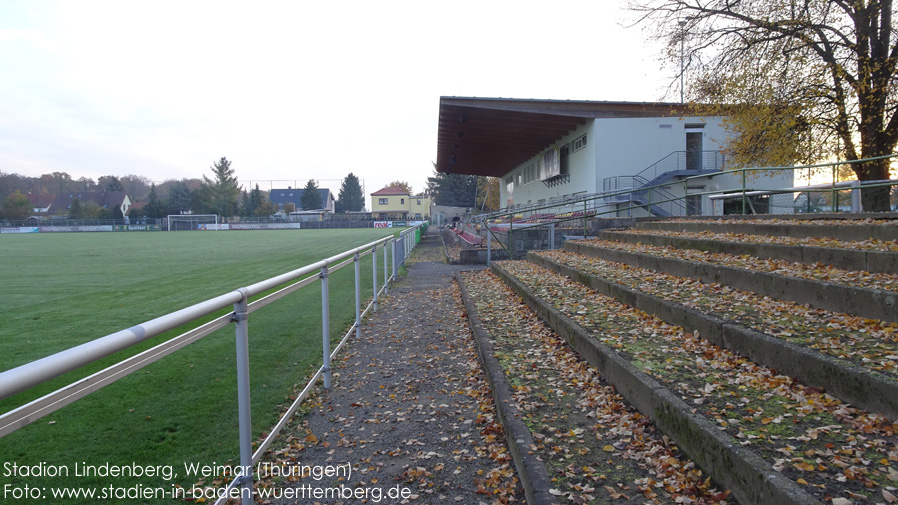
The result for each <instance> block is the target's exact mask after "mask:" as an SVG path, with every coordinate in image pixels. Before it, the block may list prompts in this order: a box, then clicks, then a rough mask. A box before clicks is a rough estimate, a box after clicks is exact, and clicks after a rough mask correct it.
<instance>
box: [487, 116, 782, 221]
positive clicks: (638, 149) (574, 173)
mask: <svg viewBox="0 0 898 505" xmlns="http://www.w3.org/2000/svg"><path fill="white" fill-rule="evenodd" d="M699 124H701V125H704V126H703V127H702V128H700V129H696V128H694V126H695V125H699ZM687 126H689V127H690V128H689V129H688V130H689V131H692V132H696V131H700V132H701V133H702V150H703V151H718V150H720V149H721V143H722V142H724V141H725V140H726V138H727V132H726V130H725V129H724V127H723V126H722V124H721V118H720V117H687V118H681V117H657V118H601V119H594V120H587V123H586V124H585V125H583V126H581V127H579V128H577V129H576V130H575V131H573V132H571V133H570V134H568V135H566V136H565V137H564V138H562V139H561V140H560V141H559V142H558V145H559V146H564V145H565V144H570V143H572V142H573V141H574V140H576V139H579V138H580V137H581V136H583V135H584V134H586V136H587V142H586V146H585V147H584V148H583V149H580V150H578V151H574V152H571V153H570V157H569V175H570V180H569V181H568V182H565V183H562V184H557V185H555V186H553V187H548V186H546V185H545V184H544V183H543V182H542V181H540V180H539V179H538V178H534V179H533V180H530V181H526V177H520V176H521V175H522V174H524V173H525V172H526V170H527V167H529V166H530V165H531V164H535V163H536V162H537V159H538V158H539V157H540V156H541V154H542V153H540V154H539V155H537V156H534V157H533V158H531V159H529V160H527V161H526V162H525V163H523V164H521V165H519V166H518V167H516V168H515V169H514V170H512V171H511V172H509V173H507V174H505V175H504V176H503V177H502V182H501V184H500V197H501V201H502V202H503V204H506V203H507V202H508V197H509V195H508V190H507V182H508V180H509V178H513V180H514V190H513V199H514V205H515V206H516V207H523V206H528V205H539V204H541V203H542V204H546V205H548V204H551V203H553V202H558V201H563V200H564V199H567V198H576V197H578V196H580V195H585V194H589V193H600V192H602V191H604V183H605V180H606V179H608V178H611V177H617V176H632V175H636V174H638V173H640V172H641V171H643V170H645V169H646V168H648V167H650V166H652V165H653V164H655V163H657V162H659V161H661V160H662V159H664V158H665V157H666V156H668V155H670V154H671V153H674V152H677V151H686V133H687ZM550 148H551V146H547V147H546V149H550ZM649 178H651V177H649ZM525 181H526V182H525ZM747 185H748V186H749V187H751V188H752V189H774V188H784V187H789V186H792V185H793V180H792V176H791V174H789V173H779V174H776V175H771V174H768V175H765V176H760V177H749V180H748V184H747ZM687 186H688V187H687ZM741 188H742V178H741V175H739V174H726V173H725V174H721V175H717V176H714V177H709V178H701V179H695V180H690V181H689V182H688V183H686V184H684V183H682V182H680V183H677V184H676V185H674V186H671V187H670V188H669V192H670V193H672V194H674V195H676V196H682V195H683V194H684V192H686V191H688V192H689V193H704V192H718V191H721V192H722V191H727V190H735V189H741ZM700 200H701V204H700V207H701V213H702V214H703V215H711V214H713V213H715V205H714V204H712V202H711V201H710V200H709V199H708V196H707V195H704V196H702V197H701V198H700ZM566 210H582V209H579V208H570V209H566V208H554V209H552V210H551V212H564V211H566ZM640 210H641V209H634V210H633V211H631V213H633V212H636V213H637V214H639V215H642V214H645V212H644V211H643V212H638V211H640ZM535 212H537V213H538V212H540V211H538V210H537V211H535ZM771 212H776V211H774V209H771ZM716 213H717V214H718V215H719V213H720V211H719V210H717V212H716ZM634 215H636V214H634Z"/></svg>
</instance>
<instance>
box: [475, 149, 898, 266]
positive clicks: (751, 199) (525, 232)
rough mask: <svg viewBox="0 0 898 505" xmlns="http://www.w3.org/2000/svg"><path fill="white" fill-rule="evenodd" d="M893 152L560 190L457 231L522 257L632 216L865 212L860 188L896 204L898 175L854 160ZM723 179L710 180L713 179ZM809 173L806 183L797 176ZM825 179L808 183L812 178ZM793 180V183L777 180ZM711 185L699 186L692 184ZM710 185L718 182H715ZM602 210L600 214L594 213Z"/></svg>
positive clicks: (506, 254)
mask: <svg viewBox="0 0 898 505" xmlns="http://www.w3.org/2000/svg"><path fill="white" fill-rule="evenodd" d="M896 157H898V154H890V155H887V156H880V157H876V158H867V159H862V160H853V161H843V162H835V163H824V164H816V165H802V166H793V167H752V168H740V169H732V170H725V171H720V172H714V173H710V174H702V175H696V176H689V177H682V176H681V177H675V178H673V179H671V180H669V181H666V182H663V183H660V184H655V185H646V186H641V187H638V188H627V189H621V190H612V191H603V192H600V193H592V194H581V195H577V196H576V197H574V196H569V197H561V198H557V199H555V200H552V201H548V202H538V203H536V204H531V205H515V206H513V207H508V208H505V209H500V210H498V211H495V212H492V213H487V214H482V215H479V216H473V217H472V218H470V219H469V220H468V222H467V223H463V224H461V225H460V226H459V227H458V228H459V230H458V231H459V233H460V235H461V236H462V238H463V239H464V240H465V241H466V242H467V243H468V244H470V245H471V246H472V247H485V248H486V249H487V252H486V255H487V261H489V258H490V257H492V256H494V254H495V252H494V251H499V254H500V255H501V257H504V258H508V257H511V258H515V257H519V256H520V254H522V253H523V252H524V251H526V250H531V249H554V248H556V247H559V246H560V245H561V243H562V242H563V241H564V240H565V239H566V237H574V236H586V235H590V234H592V233H594V232H595V231H596V229H595V228H596V227H603V226H604V227H609V226H610V227H613V226H619V225H616V224H615V223H619V222H622V221H619V220H620V219H630V218H635V217H655V218H667V217H695V218H699V217H702V216H705V217H715V216H716V217H721V216H725V215H751V214H756V215H760V214H775V215H778V216H786V215H795V214H802V215H804V214H815V213H839V212H843V213H844V212H855V213H857V212H863V205H862V196H861V195H862V192H864V191H869V190H875V189H876V188H880V190H882V191H884V192H886V193H887V194H889V195H890V201H889V207H890V209H891V210H892V211H898V179H889V180H880V181H859V180H857V178H856V176H854V173H853V171H851V170H850V168H851V167H852V166H853V165H855V164H858V163H864V162H869V161H876V160H883V159H889V160H891V159H894V158H896ZM717 179H720V180H725V182H721V183H715V180H717ZM799 179H801V180H806V181H807V183H806V184H805V185H797V184H795V181H796V180H799ZM814 180H823V181H826V182H823V183H817V184H811V181H814ZM776 181H791V182H792V184H782V183H776ZM699 185H700V187H703V188H705V187H710V189H707V190H696V189H694V188H695V187H696V186H699ZM715 186H720V187H721V188H726V189H720V188H717V187H715ZM595 218H605V219H595Z"/></svg>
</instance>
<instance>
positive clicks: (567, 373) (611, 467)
mask: <svg viewBox="0 0 898 505" xmlns="http://www.w3.org/2000/svg"><path fill="white" fill-rule="evenodd" d="M463 279H464V283H465V286H466V288H467V290H468V293H469V295H470V296H471V298H472V299H473V301H474V303H475V305H476V307H477V313H478V316H479V318H480V320H481V321H482V322H483V325H484V328H485V329H486V331H487V332H488V333H489V335H490V338H491V340H492V341H493V343H494V345H495V354H496V357H497V358H498V359H499V361H500V363H501V366H502V367H503V369H504V371H505V374H506V377H507V378H508V380H509V383H510V384H511V386H512V388H513V389H514V391H515V401H516V403H517V407H518V409H519V410H520V411H521V412H522V416H523V420H524V422H525V423H526V424H527V426H528V427H529V429H530V431H531V433H532V434H533V436H534V439H535V443H536V446H535V447H534V448H533V450H534V451H535V452H536V453H537V454H538V456H539V457H540V459H541V460H542V461H543V462H544V463H545V465H546V467H547V470H548V474H549V477H550V479H551V480H552V485H553V488H552V490H551V491H550V492H551V493H552V494H554V495H556V496H558V497H559V501H563V502H565V503H621V504H625V503H639V504H642V503H695V504H699V503H707V504H711V503H727V502H729V503H734V500H733V499H732V498H729V499H728V493H726V492H724V491H720V490H719V489H715V488H714V487H713V484H712V483H711V481H710V480H709V479H708V478H707V476H706V475H704V474H703V473H702V471H701V470H700V469H698V468H696V467H695V465H694V464H693V463H692V462H691V461H690V460H689V459H688V458H686V457H684V456H683V455H682V454H680V453H679V451H678V450H677V448H676V446H674V445H673V444H671V443H670V441H669V440H668V439H667V438H666V437H664V436H663V435H662V434H661V433H659V432H658V431H656V429H655V428H654V425H653V424H652V423H651V422H649V421H648V420H647V419H646V418H645V417H644V416H642V415H641V414H640V413H639V412H637V411H635V410H634V409H633V408H632V407H630V406H629V405H627V404H626V402H625V401H624V400H623V399H622V398H621V397H620V396H619V395H618V394H617V393H615V392H614V391H613V388H611V387H610V386H609V385H608V384H607V383H605V382H604V381H603V380H602V378H601V377H600V376H599V374H598V372H597V371H596V370H595V369H594V368H592V367H591V366H589V364H588V363H586V362H585V361H584V360H582V359H581V358H580V357H579V355H577V353H576V352H575V351H574V350H573V349H572V348H571V347H570V346H568V345H567V344H566V343H565V342H564V341H563V340H562V339H561V338H560V337H558V336H557V335H556V334H555V333H554V332H553V331H552V330H551V329H550V328H548V327H547V326H546V325H545V324H544V323H542V322H541V321H540V320H539V319H538V318H537V317H536V315H535V314H534V313H533V312H532V311H531V310H530V309H529V308H528V307H527V306H526V305H524V304H523V302H522V301H521V300H520V298H518V297H517V296H515V295H514V293H513V292H511V290H510V289H509V288H508V287H507V286H506V285H505V284H503V283H502V282H501V281H500V280H499V279H498V278H497V277H496V276H495V275H494V274H492V273H490V272H487V271H482V272H477V273H469V274H465V275H464V277H463Z"/></svg>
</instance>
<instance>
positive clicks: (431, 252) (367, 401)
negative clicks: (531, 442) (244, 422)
mask: <svg viewBox="0 0 898 505" xmlns="http://www.w3.org/2000/svg"><path fill="white" fill-rule="evenodd" d="M441 250H442V243H441V241H440V239H439V237H438V236H436V235H435V234H434V235H433V236H430V237H427V238H425V240H424V241H422V243H421V244H420V245H419V246H418V247H416V248H415V250H414V251H413V252H412V256H411V257H410V258H409V259H408V261H407V262H406V265H407V267H408V276H407V277H405V278H403V279H401V280H400V282H399V283H397V284H394V285H392V286H391V287H390V294H389V296H386V297H383V298H382V299H381V300H380V306H379V310H378V311H377V312H373V313H372V314H370V315H369V317H368V318H367V320H366V321H365V322H364V323H363V329H362V337H361V339H351V340H350V341H349V343H348V347H347V349H345V350H344V351H343V352H342V353H341V355H339V356H338V359H337V360H335V361H334V362H333V364H332V366H333V370H334V379H333V384H332V388H331V389H330V391H324V390H322V389H320V385H319V386H318V388H316V392H315V393H313V395H312V396H311V397H310V398H308V399H307V400H306V401H305V402H304V403H303V406H302V413H301V414H297V415H296V416H295V417H296V420H295V421H294V422H293V423H292V424H291V425H290V426H289V427H288V428H287V429H285V430H284V432H283V433H282V434H281V436H280V437H279V439H278V440H277V441H276V442H275V444H273V445H272V448H271V450H270V452H269V453H267V454H266V455H265V456H264V457H263V461H264V462H266V463H270V464H272V465H274V466H276V467H286V468H289V467H291V466H294V467H295V465H310V466H318V467H323V466H325V465H344V466H346V465H349V466H350V467H351V468H352V473H351V477H348V478H346V477H341V478H337V477H332V478H326V479H322V480H316V479H314V478H313V477H310V476H296V475H288V476H269V477H268V478H264V479H261V482H258V487H260V488H265V489H267V490H271V491H272V492H275V493H278V492H279V493H283V492H284V490H285V489H286V488H291V489H293V490H301V488H302V487H303V486H310V487H312V488H336V487H340V486H347V487H348V488H350V489H351V490H353V491H355V492H356V493H357V494H356V496H360V495H359V494H358V493H364V492H372V493H373V492H374V491H375V490H380V491H381V492H382V493H383V494H382V495H381V496H380V497H379V499H378V497H376V496H374V495H373V494H368V495H367V498H366V499H361V498H352V499H346V498H345V496H344V497H343V498H339V497H338V498H336V499H321V498H314V499H313V498H310V497H308V496H307V497H305V498H298V499H295V498H291V499H286V498H280V499H272V500H271V501H270V502H271V503H277V504H283V505H287V504H295V503H300V504H313V503H331V504H339V503H396V504H399V503H403V504H405V503H411V504H444V503H449V504H456V503H457V504H475V505H477V504H483V505H487V504H490V505H503V504H513V503H517V502H520V501H522V500H523V489H522V487H521V485H520V483H519V482H518V479H517V473H516V471H515V469H514V464H513V462H512V459H511V455H510V453H509V451H508V448H507V446H506V443H505V435H504V432H503V429H502V425H501V423H500V422H499V420H498V418H497V416H496V411H495V405H494V402H493V398H492V394H491V392H490V387H489V383H488V381H487V380H486V376H485V374H484V372H483V370H482V368H481V366H480V361H479V358H478V357H477V354H476V351H475V348H474V341H473V335H472V333H471V330H470V327H469V326H468V322H467V318H466V314H465V310H464V308H463V306H462V305H461V295H460V292H459V289H458V286H457V285H456V284H454V283H453V282H452V275H453V274H454V273H455V272H456V271H457V268H455V267H451V266H449V265H446V264H445V263H444V262H442V253H441ZM427 262H429V263H427ZM424 263H427V264H426V265H424ZM397 486H398V488H401V489H405V490H407V493H406V495H403V497H400V498H395V497H393V498H388V495H387V493H388V492H389V490H391V489H394V488H397ZM293 492H294V493H295V492H298V491H293ZM275 496H278V495H277V494H276V495H275ZM263 503H264V502H263Z"/></svg>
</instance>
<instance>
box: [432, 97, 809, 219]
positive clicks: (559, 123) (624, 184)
mask: <svg viewBox="0 0 898 505" xmlns="http://www.w3.org/2000/svg"><path fill="white" fill-rule="evenodd" d="M722 119H723V118H722V117H703V116H696V115H694V113H693V112H691V111H690V109H689V106H688V105H684V104H671V103H638V102H595V101H573V100H520V99H506V98H464V97H442V98H440V119H439V133H438V146H437V165H436V169H437V171H439V172H442V173H460V174H469V175H480V176H491V177H500V178H501V181H502V182H501V184H500V197H501V202H502V203H503V204H505V205H506V208H510V209H513V210H514V211H518V210H519V211H520V212H521V213H522V214H524V215H528V214H529V213H539V212H545V211H543V210H541V209H546V208H547V207H548V206H549V205H556V204H563V203H564V202H566V201H575V200H578V199H582V198H583V197H586V196H587V195H598V194H605V195H611V196H608V197H606V198H602V199H599V200H593V201H591V202H590V203H589V204H588V205H589V210H591V211H596V212H609V211H610V212H614V211H619V212H618V215H619V214H621V213H624V214H626V215H633V216H639V215H642V216H648V215H656V216H673V215H710V214H714V213H717V214H718V215H719V214H721V213H722V209H723V202H722V201H719V200H718V201H714V202H713V206H712V201H711V200H710V199H709V198H708V195H693V196H689V194H690V193H707V192H725V191H734V190H737V189H738V190H741V189H742V178H741V176H740V175H736V174H731V173H727V172H724V170H725V169H727V168H728V167H727V164H726V157H725V156H724V154H723V153H722V152H721V150H720V149H721V144H722V142H723V140H724V139H726V138H727V135H728V132H727V131H726V129H725V128H724V126H723V124H722V123H723V121H722ZM693 176H699V177H698V178H696V179H693V178H690V179H689V180H688V181H686V182H684V183H681V181H684V180H685V179H686V177H693ZM660 184H669V185H668V186H666V187H664V188H660V189H659V188H653V189H651V190H649V189H648V188H649V187H654V186H657V185H660ZM792 184H793V182H792V177H791V174H789V175H778V176H770V177H761V178H758V179H757V180H753V181H751V184H750V186H751V188H752V189H775V188H785V187H791V186H792ZM615 193H617V194H615ZM784 196H785V197H786V200H789V197H788V196H787V195H784ZM684 197H685V198H684ZM663 200H675V201H673V202H667V203H657V202H660V201H663ZM650 202H651V203H652V205H649V203H650ZM558 208H560V207H556V209H558ZM770 208H771V212H773V211H774V210H773V209H780V211H781V212H791V209H792V204H791V202H790V201H789V202H786V203H785V205H784V206H783V207H782V208H780V207H777V206H774V205H771V206H770ZM570 210H571V211H577V210H581V211H582V210H585V209H584V205H583V204H582V203H579V204H573V203H572V204H571V205H570ZM606 215H608V216H613V215H615V214H613V213H609V214H606Z"/></svg>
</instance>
